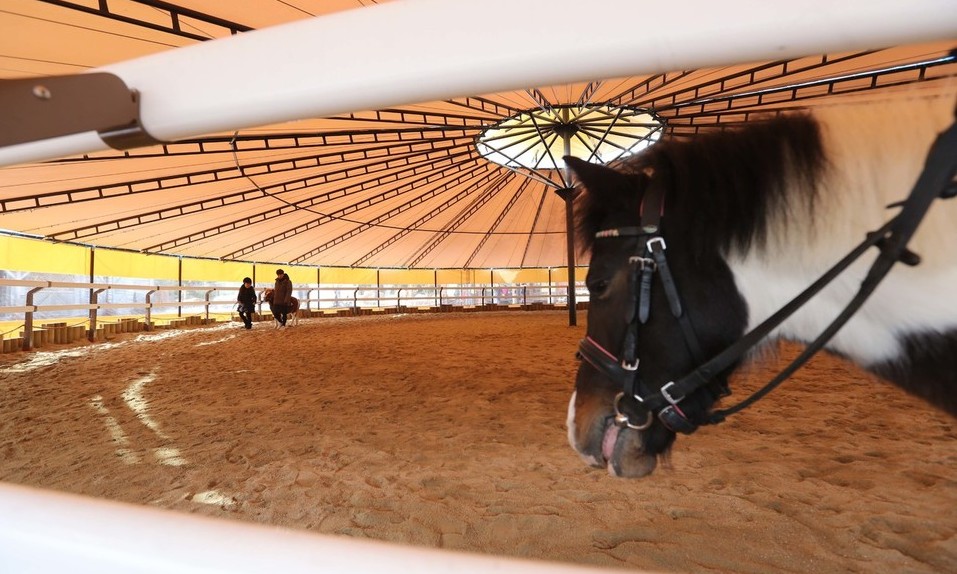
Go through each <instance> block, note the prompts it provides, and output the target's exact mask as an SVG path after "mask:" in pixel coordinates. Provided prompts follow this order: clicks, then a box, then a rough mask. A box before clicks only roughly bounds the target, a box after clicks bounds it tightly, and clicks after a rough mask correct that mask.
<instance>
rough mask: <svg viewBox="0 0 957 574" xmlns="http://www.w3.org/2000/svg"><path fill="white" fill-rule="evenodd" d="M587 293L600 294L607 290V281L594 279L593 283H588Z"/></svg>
mask: <svg viewBox="0 0 957 574" xmlns="http://www.w3.org/2000/svg"><path fill="white" fill-rule="evenodd" d="M587 286H588V292H589V293H593V294H594V293H601V292H603V291H604V290H605V289H607V288H608V281H605V280H604V279H596V280H594V281H588V282H587Z"/></svg>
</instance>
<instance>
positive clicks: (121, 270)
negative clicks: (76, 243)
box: [93, 249, 179, 281]
mask: <svg viewBox="0 0 957 574" xmlns="http://www.w3.org/2000/svg"><path fill="white" fill-rule="evenodd" d="M93 269H94V273H95V274H96V275H101V276H104V275H105V276H107V277H138V278H146V279H165V280H171V281H176V279H177V278H178V277H179V259H178V258H176V257H169V256H166V255H146V254H144V253H131V252H127V251H113V250H110V249H97V250H96V251H95V253H94V256H93Z"/></svg>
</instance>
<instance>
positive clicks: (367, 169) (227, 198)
mask: <svg viewBox="0 0 957 574" xmlns="http://www.w3.org/2000/svg"><path fill="white" fill-rule="evenodd" d="M457 147H459V146H455V147H450V148H440V149H435V150H433V151H430V152H427V153H425V154H422V152H418V151H417V152H411V150H410V151H407V152H405V153H403V154H396V155H390V156H388V157H385V158H383V159H385V160H386V161H384V162H381V161H377V162H373V163H369V164H365V165H362V166H358V167H355V166H353V167H347V168H344V169H341V170H336V171H333V172H328V173H325V174H321V175H320V176H316V177H315V178H311V180H322V181H311V183H310V186H315V185H319V184H321V183H328V182H331V181H337V180H341V179H343V178H344V177H345V175H348V176H349V177H356V176H359V175H369V174H372V173H377V172H380V171H384V170H389V169H397V168H400V167H403V166H413V165H422V164H429V165H431V164H430V163H429V162H431V161H432V160H435V159H438V158H441V157H448V156H451V155H453V154H452V153H451V152H452V151H453V150H455V149H456V148H457ZM459 153H460V154H461V153H463V152H459ZM412 158H415V159H419V161H411V159H412ZM420 158H421V159H420ZM336 176H342V177H336ZM377 183H378V182H377ZM282 185H283V184H276V185H273V186H266V187H265V188H259V187H257V188H254V189H245V190H243V191H239V192H236V193H229V194H225V195H220V196H218V197H212V198H208V199H202V200H197V201H194V202H190V203H184V204H179V205H176V206H173V207H166V208H163V209H157V210H153V211H148V212H144V213H139V214H136V215H133V216H128V217H123V218H119V219H114V220H111V221H102V222H97V223H96V224H93V225H87V226H84V227H77V228H73V229H69V230H66V231H61V232H58V233H54V234H51V235H48V236H47V237H48V238H49V239H55V240H58V241H71V240H76V239H80V238H83V237H90V236H94V235H99V234H101V233H109V232H113V231H119V230H121V229H126V228H129V227H135V226H137V225H142V224H145V223H154V222H157V221H163V220H168V219H173V218H175V217H181V216H184V215H191V214H194V213H197V212H199V211H209V210H212V209H217V208H221V207H226V206H229V205H235V204H237V203H241V202H243V201H252V200H255V199H260V198H262V197H266V196H268V195H270V193H269V189H275V188H277V187H280V186H282ZM296 189H299V188H296ZM285 191H290V190H284V191H281V192H279V193H284V192H285ZM332 193H335V192H332ZM317 197H321V196H317ZM313 199H315V198H313Z"/></svg>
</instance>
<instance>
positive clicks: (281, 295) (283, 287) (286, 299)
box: [272, 274, 292, 305]
mask: <svg viewBox="0 0 957 574" xmlns="http://www.w3.org/2000/svg"><path fill="white" fill-rule="evenodd" d="M272 302H273V305H289V304H290V303H292V280H291V279H290V278H289V275H286V274H283V276H282V278H278V277H277V278H276V287H275V289H273V293H272Z"/></svg>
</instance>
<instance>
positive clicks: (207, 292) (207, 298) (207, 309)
mask: <svg viewBox="0 0 957 574" xmlns="http://www.w3.org/2000/svg"><path fill="white" fill-rule="evenodd" d="M218 290H219V289H209V290H207V291H206V323H205V324H206V325H209V294H210V293H212V292H213V291H218Z"/></svg>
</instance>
